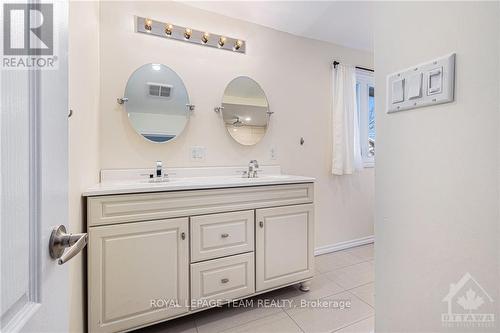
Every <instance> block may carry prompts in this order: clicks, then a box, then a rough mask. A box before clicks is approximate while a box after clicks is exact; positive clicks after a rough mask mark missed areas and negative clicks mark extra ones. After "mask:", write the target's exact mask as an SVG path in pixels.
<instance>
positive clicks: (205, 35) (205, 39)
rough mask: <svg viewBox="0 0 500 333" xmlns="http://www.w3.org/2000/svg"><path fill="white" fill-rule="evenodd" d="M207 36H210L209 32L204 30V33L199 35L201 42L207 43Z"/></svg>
mask: <svg viewBox="0 0 500 333" xmlns="http://www.w3.org/2000/svg"><path fill="white" fill-rule="evenodd" d="M208 37H210V34H209V33H208V32H205V33H204V34H203V36H201V42H202V43H203V44H206V43H208Z"/></svg>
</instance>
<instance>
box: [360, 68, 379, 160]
mask: <svg viewBox="0 0 500 333" xmlns="http://www.w3.org/2000/svg"><path fill="white" fill-rule="evenodd" d="M356 96H357V104H358V115H359V128H360V133H359V134H360V142H361V155H362V157H363V164H364V166H365V167H373V166H374V165H375V136H376V132H375V88H374V84H373V72H370V71H367V70H362V69H357V70H356Z"/></svg>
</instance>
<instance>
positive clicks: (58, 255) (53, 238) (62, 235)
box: [49, 224, 88, 265]
mask: <svg viewBox="0 0 500 333" xmlns="http://www.w3.org/2000/svg"><path fill="white" fill-rule="evenodd" d="M87 240H88V235H87V233H82V234H68V233H66V227H64V225H62V224H61V225H59V226H57V227H54V229H52V233H51V234H50V240H49V253H50V257H51V258H52V259H58V260H57V263H58V264H59V265H62V264H64V263H66V262H68V261H69V260H70V259H71V258H73V257H74V256H76V255H77V254H78V253H79V252H80V251H81V250H83V248H84V247H85V245H87ZM67 247H68V248H69V250H68V251H66V252H64V251H65V249H66V248H67Z"/></svg>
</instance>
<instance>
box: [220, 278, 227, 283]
mask: <svg viewBox="0 0 500 333" xmlns="http://www.w3.org/2000/svg"><path fill="white" fill-rule="evenodd" d="M220 282H222V283H228V282H229V279H226V278H224V279H221V280H220Z"/></svg>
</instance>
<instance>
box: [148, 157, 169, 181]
mask: <svg viewBox="0 0 500 333" xmlns="http://www.w3.org/2000/svg"><path fill="white" fill-rule="evenodd" d="M151 176H153V175H151ZM151 176H150V177H151ZM152 181H154V182H163V181H168V174H167V173H166V172H163V163H162V162H161V161H156V175H155V177H153V179H152Z"/></svg>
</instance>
